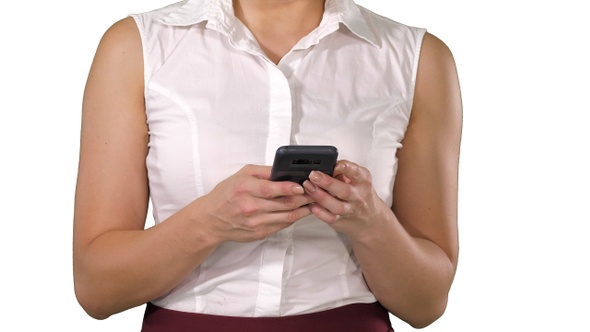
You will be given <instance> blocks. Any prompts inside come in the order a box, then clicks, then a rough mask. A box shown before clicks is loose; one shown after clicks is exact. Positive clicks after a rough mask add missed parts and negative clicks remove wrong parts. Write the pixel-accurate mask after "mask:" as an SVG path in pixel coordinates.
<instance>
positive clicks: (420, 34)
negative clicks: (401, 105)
mask: <svg viewBox="0 0 590 332" xmlns="http://www.w3.org/2000/svg"><path fill="white" fill-rule="evenodd" d="M426 32H427V31H426V29H422V28H420V29H416V34H415V36H414V43H415V44H414V45H415V46H414V50H415V51H414V60H413V63H412V76H411V79H410V81H409V82H410V86H409V87H408V91H409V95H408V119H409V118H410V117H411V115H412V108H413V107H414V92H415V90H416V78H417V77H418V66H419V64H420V53H421V51H422V42H423V41H424V35H425V34H426Z"/></svg>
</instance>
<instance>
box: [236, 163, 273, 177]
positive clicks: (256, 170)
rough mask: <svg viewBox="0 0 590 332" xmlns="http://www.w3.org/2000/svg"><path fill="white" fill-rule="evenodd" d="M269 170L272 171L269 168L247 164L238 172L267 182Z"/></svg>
mask: <svg viewBox="0 0 590 332" xmlns="http://www.w3.org/2000/svg"><path fill="white" fill-rule="evenodd" d="M271 169H272V167H271V166H262V165H252V164H248V165H245V166H244V167H242V169H241V170H240V172H242V173H243V174H248V175H251V176H253V177H255V178H259V179H265V180H268V179H270V171H271Z"/></svg>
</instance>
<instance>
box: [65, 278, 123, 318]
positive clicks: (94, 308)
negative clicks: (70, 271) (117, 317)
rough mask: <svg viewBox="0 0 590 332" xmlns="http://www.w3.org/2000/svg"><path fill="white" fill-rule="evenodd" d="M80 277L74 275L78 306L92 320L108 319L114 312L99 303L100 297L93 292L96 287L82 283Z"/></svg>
mask: <svg viewBox="0 0 590 332" xmlns="http://www.w3.org/2000/svg"><path fill="white" fill-rule="evenodd" d="M82 279H83V278H82V277H81V276H77V275H76V274H74V293H75V294H76V299H77V300H78V304H80V306H81V307H82V309H83V310H84V311H85V312H86V313H87V314H88V315H89V316H90V317H92V318H94V319H98V320H103V319H107V318H108V317H110V316H111V315H112V314H114V312H110V311H109V310H108V306H107V305H106V304H104V303H102V302H101V300H100V296H98V295H97V294H96V293H95V291H96V288H97V287H95V286H96V285H93V284H92V283H88V282H84V281H83V280H82Z"/></svg>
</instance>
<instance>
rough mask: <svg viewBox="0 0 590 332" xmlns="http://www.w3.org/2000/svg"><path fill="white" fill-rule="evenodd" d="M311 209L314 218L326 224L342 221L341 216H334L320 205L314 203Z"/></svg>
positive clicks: (310, 206)
mask: <svg viewBox="0 0 590 332" xmlns="http://www.w3.org/2000/svg"><path fill="white" fill-rule="evenodd" d="M309 209H310V211H311V213H313V215H314V216H316V217H317V218H318V219H320V220H322V221H324V222H326V223H329V224H331V223H334V222H336V221H338V219H340V216H339V215H336V214H333V213H332V212H330V211H329V210H327V209H326V208H324V207H323V206H321V205H320V204H317V203H314V204H310V205H309Z"/></svg>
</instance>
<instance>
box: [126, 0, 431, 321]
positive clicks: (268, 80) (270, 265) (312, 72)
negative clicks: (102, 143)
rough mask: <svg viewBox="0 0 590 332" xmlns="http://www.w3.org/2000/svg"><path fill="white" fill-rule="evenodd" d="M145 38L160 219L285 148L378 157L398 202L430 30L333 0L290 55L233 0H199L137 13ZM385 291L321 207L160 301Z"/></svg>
mask: <svg viewBox="0 0 590 332" xmlns="http://www.w3.org/2000/svg"><path fill="white" fill-rule="evenodd" d="M133 17H134V18H135V20H136V22H137V24H138V27H139V30H140V33H141V36H142V42H143V47H144V63H145V80H146V82H145V96H146V113H147V121H148V126H149V135H150V141H149V153H148V157H147V160H146V163H147V168H148V175H149V182H150V195H151V199H152V205H153V211H154V217H155V220H156V223H160V222H165V220H166V219H167V218H168V217H169V216H171V215H172V214H174V213H175V212H176V211H178V210H180V209H181V208H183V207H184V206H186V205H187V204H189V203H190V202H191V201H193V200H195V199H197V198H198V197H200V196H203V195H206V194H207V193H208V192H210V191H211V190H212V189H213V187H214V186H215V185H216V184H217V183H219V182H220V181H222V180H224V179H225V178H227V177H228V176H230V175H232V174H233V173H235V172H236V171H238V170H239V169H240V168H241V167H242V166H243V165H245V164H259V165H270V164H272V161H273V158H274V152H275V150H276V149H277V148H278V147H279V146H281V145H288V144H299V145H334V146H336V147H337V148H338V150H339V153H340V159H348V160H351V161H354V162H356V163H358V164H360V165H362V166H364V167H367V168H368V169H369V170H370V171H371V173H372V176H373V181H374V186H375V190H376V191H377V193H378V194H379V196H380V197H381V198H382V199H383V200H384V201H385V202H386V203H388V204H391V199H392V197H391V196H392V190H393V183H394V178H395V173H396V167H397V166H396V162H397V160H396V157H395V155H396V151H397V149H399V148H400V147H401V140H402V139H403V136H404V133H405V130H406V128H407V125H408V122H409V117H410V112H411V106H412V105H411V104H412V98H413V87H414V80H415V76H416V70H417V62H418V55H419V50H420V44H421V40H422V36H423V34H424V30H423V29H416V28H410V27H407V26H404V25H401V24H398V23H395V22H393V21H390V20H387V19H385V18H382V17H380V16H377V15H375V14H373V13H371V12H369V11H367V10H365V9H362V8H359V7H356V6H355V5H354V4H353V3H352V2H351V1H349V0H342V1H330V0H328V1H326V11H325V14H324V19H323V21H322V24H321V25H320V27H319V28H318V29H316V30H315V31H314V32H312V33H311V34H310V35H308V36H307V37H305V38H304V39H302V40H301V41H300V42H299V43H298V44H297V45H296V46H295V47H294V48H293V50H292V51H291V52H289V53H288V54H287V55H286V56H285V57H284V58H283V59H282V60H281V61H280V62H279V64H278V65H275V64H274V63H272V62H271V61H269V60H268V59H267V58H266V57H265V56H264V55H263V54H262V52H261V51H260V49H259V48H258V46H257V44H256V42H255V40H254V38H253V37H252V36H251V34H250V33H249V32H248V30H247V29H246V28H245V27H244V26H243V25H241V23H239V22H237V21H236V20H235V18H233V15H232V11H231V1H228V0H223V1H219V0H190V1H183V2H181V3H178V4H174V5H171V6H169V7H167V8H164V9H162V10H157V11H153V12H150V13H144V14H138V15H133ZM374 301H376V300H375V298H374V296H373V295H372V294H371V292H370V290H369V289H368V287H367V286H366V284H365V282H364V279H363V276H362V271H361V270H360V267H359V265H358V263H357V261H356V259H355V256H354V253H353V252H352V249H351V245H350V243H349V241H348V240H347V239H346V238H345V237H344V236H342V235H341V234H338V233H337V232H335V231H334V230H333V229H332V228H331V227H330V226H328V225H327V224H325V223H323V222H321V221H319V220H317V219H315V218H314V217H308V218H305V219H303V220H300V221H298V222H297V223H295V224H294V225H293V226H291V227H289V228H287V229H285V230H283V231H281V232H279V233H277V234H275V235H273V236H271V237H269V238H268V239H266V240H264V241H257V242H253V243H225V244H223V245H221V246H220V247H219V248H218V249H217V250H216V251H215V252H213V253H212V254H211V256H210V257H209V258H208V259H207V260H205V261H204V262H203V263H202V264H201V266H200V267H199V268H198V269H196V270H195V271H193V272H192V273H191V274H190V275H189V276H187V277H186V279H185V280H184V281H183V282H182V283H181V284H179V285H178V286H177V287H176V288H175V289H174V290H172V291H171V292H170V293H168V294H166V295H165V296H163V297H161V298H159V299H157V300H156V301H154V303H155V304H156V305H158V306H161V307H164V308H168V309H173V310H179V311H187V312H200V313H208V314H216V315H230V316H247V317H250V316H284V315H295V314H302V313H309V312H316V311H321V310H325V309H330V308H334V307H339V306H342V305H346V304H350V303H359V302H360V303H369V302H374Z"/></svg>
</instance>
